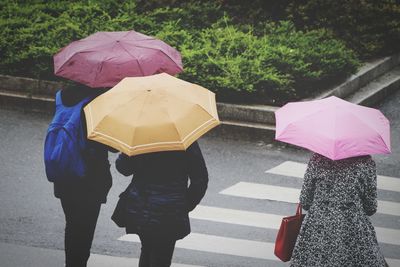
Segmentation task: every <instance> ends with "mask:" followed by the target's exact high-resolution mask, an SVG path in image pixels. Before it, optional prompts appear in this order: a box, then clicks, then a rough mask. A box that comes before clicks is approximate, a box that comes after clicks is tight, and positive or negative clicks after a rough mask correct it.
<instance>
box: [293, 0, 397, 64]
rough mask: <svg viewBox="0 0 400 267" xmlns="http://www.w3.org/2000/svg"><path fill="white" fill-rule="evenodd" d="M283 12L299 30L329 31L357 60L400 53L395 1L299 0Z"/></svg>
mask: <svg viewBox="0 0 400 267" xmlns="http://www.w3.org/2000/svg"><path fill="white" fill-rule="evenodd" d="M287 13H288V18H289V19H290V20H292V21H293V22H294V23H295V24H296V26H297V27H300V28H302V29H306V30H310V29H318V28H328V29H331V30H332V31H333V32H334V34H335V35H336V36H337V37H339V38H342V39H343V40H345V42H346V43H347V45H348V47H350V48H352V49H353V50H355V51H357V53H358V55H359V56H360V57H361V58H370V57H375V56H381V55H390V54H392V53H395V52H399V51H400V46H399V45H398V44H399V42H400V19H399V18H400V3H399V2H398V1H396V0H381V1H376V0H299V1H292V2H291V4H290V5H289V6H288V8H287Z"/></svg>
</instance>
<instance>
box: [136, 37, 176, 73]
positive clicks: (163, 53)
mask: <svg viewBox="0 0 400 267" xmlns="http://www.w3.org/2000/svg"><path fill="white" fill-rule="evenodd" d="M156 40H158V39H156ZM135 46H136V47H141V48H146V49H152V50H156V51H160V52H161V53H163V54H164V55H165V56H167V57H168V58H169V59H170V60H171V61H172V62H174V63H175V65H177V66H178V68H179V69H181V70H183V69H182V68H181V67H180V66H179V64H178V63H177V62H176V61H175V60H174V59H173V58H172V57H170V56H169V55H168V54H167V53H165V52H164V51H163V50H161V49H157V48H153V47H148V46H141V45H135Z"/></svg>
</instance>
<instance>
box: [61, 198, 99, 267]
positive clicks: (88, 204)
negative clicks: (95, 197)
mask: <svg viewBox="0 0 400 267" xmlns="http://www.w3.org/2000/svg"><path fill="white" fill-rule="evenodd" d="M61 205H62V208H63V210H64V214H65V221H66V225H65V240H64V246H65V264H66V267H86V263H87V261H88V259H89V256H90V248H91V246H92V241H93V236H94V231H95V228H96V223H97V218H98V217H99V212H100V206H101V203H100V202H92V201H89V200H88V199H87V198H83V197H79V195H78V196H75V198H70V197H69V198H63V197H62V198H61Z"/></svg>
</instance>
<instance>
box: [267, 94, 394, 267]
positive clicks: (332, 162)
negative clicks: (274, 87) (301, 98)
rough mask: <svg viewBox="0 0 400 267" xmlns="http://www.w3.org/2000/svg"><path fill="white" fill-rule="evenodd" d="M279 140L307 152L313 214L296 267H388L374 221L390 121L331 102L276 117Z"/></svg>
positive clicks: (306, 200)
mask: <svg viewBox="0 0 400 267" xmlns="http://www.w3.org/2000/svg"><path fill="white" fill-rule="evenodd" d="M275 115H276V121H277V124H276V128H277V130H276V139H277V140H280V141H284V142H287V143H290V144H295V145H299V146H302V147H305V148H308V149H310V150H312V151H314V152H315V153H314V154H313V155H312V157H311V159H310V161H309V163H308V167H307V170H306V173H305V176H304V183H303V186H302V190H301V195H300V204H301V205H302V207H303V208H304V209H305V210H307V211H308V213H307V215H306V217H305V218H304V220H303V223H302V226H301V229H300V233H299V235H298V237H297V241H296V245H295V247H294V250H293V254H292V258H291V262H290V266H291V267H298V266H301V267H307V266H310V267H311V266H313V267H314V266H330V267H335V266H337V267H342V266H371V267H379V266H382V267H383V266H386V262H385V259H384V256H383V254H382V252H381V250H380V248H379V245H378V242H377V238H376V233H375V230H374V227H373V225H372V223H371V221H370V218H369V216H371V215H373V214H374V213H375V212H376V211H377V189H376V187H377V181H376V179H377V176H376V165H375V162H374V161H373V159H372V157H371V156H370V154H381V153H385V154H386V153H390V136H389V122H388V120H387V119H386V118H385V117H384V116H383V114H382V113H381V112H380V111H378V110H375V109H372V108H367V107H362V106H359V105H355V104H352V103H349V102H347V101H344V100H341V99H339V98H336V97H329V98H326V99H322V100H316V101H308V102H298V103H289V104H287V105H285V106H283V107H282V108H281V109H279V110H277V111H276V114H275Z"/></svg>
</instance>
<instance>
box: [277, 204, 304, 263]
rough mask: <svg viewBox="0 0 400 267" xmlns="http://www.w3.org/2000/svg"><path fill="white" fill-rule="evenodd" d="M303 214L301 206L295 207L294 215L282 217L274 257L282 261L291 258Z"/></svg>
mask: <svg viewBox="0 0 400 267" xmlns="http://www.w3.org/2000/svg"><path fill="white" fill-rule="evenodd" d="M304 216H306V215H305V214H302V212H301V204H300V203H299V204H298V205H297V211H296V215H294V216H289V217H284V218H283V219H282V222H281V227H280V228H279V231H278V235H277V236H276V241H275V251H274V253H275V255H276V256H277V257H278V258H279V259H281V260H282V261H285V262H286V261H289V260H290V258H291V257H292V252H293V249H294V245H295V244H296V239H297V236H298V235H299V231H300V227H301V223H302V222H303V219H304Z"/></svg>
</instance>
